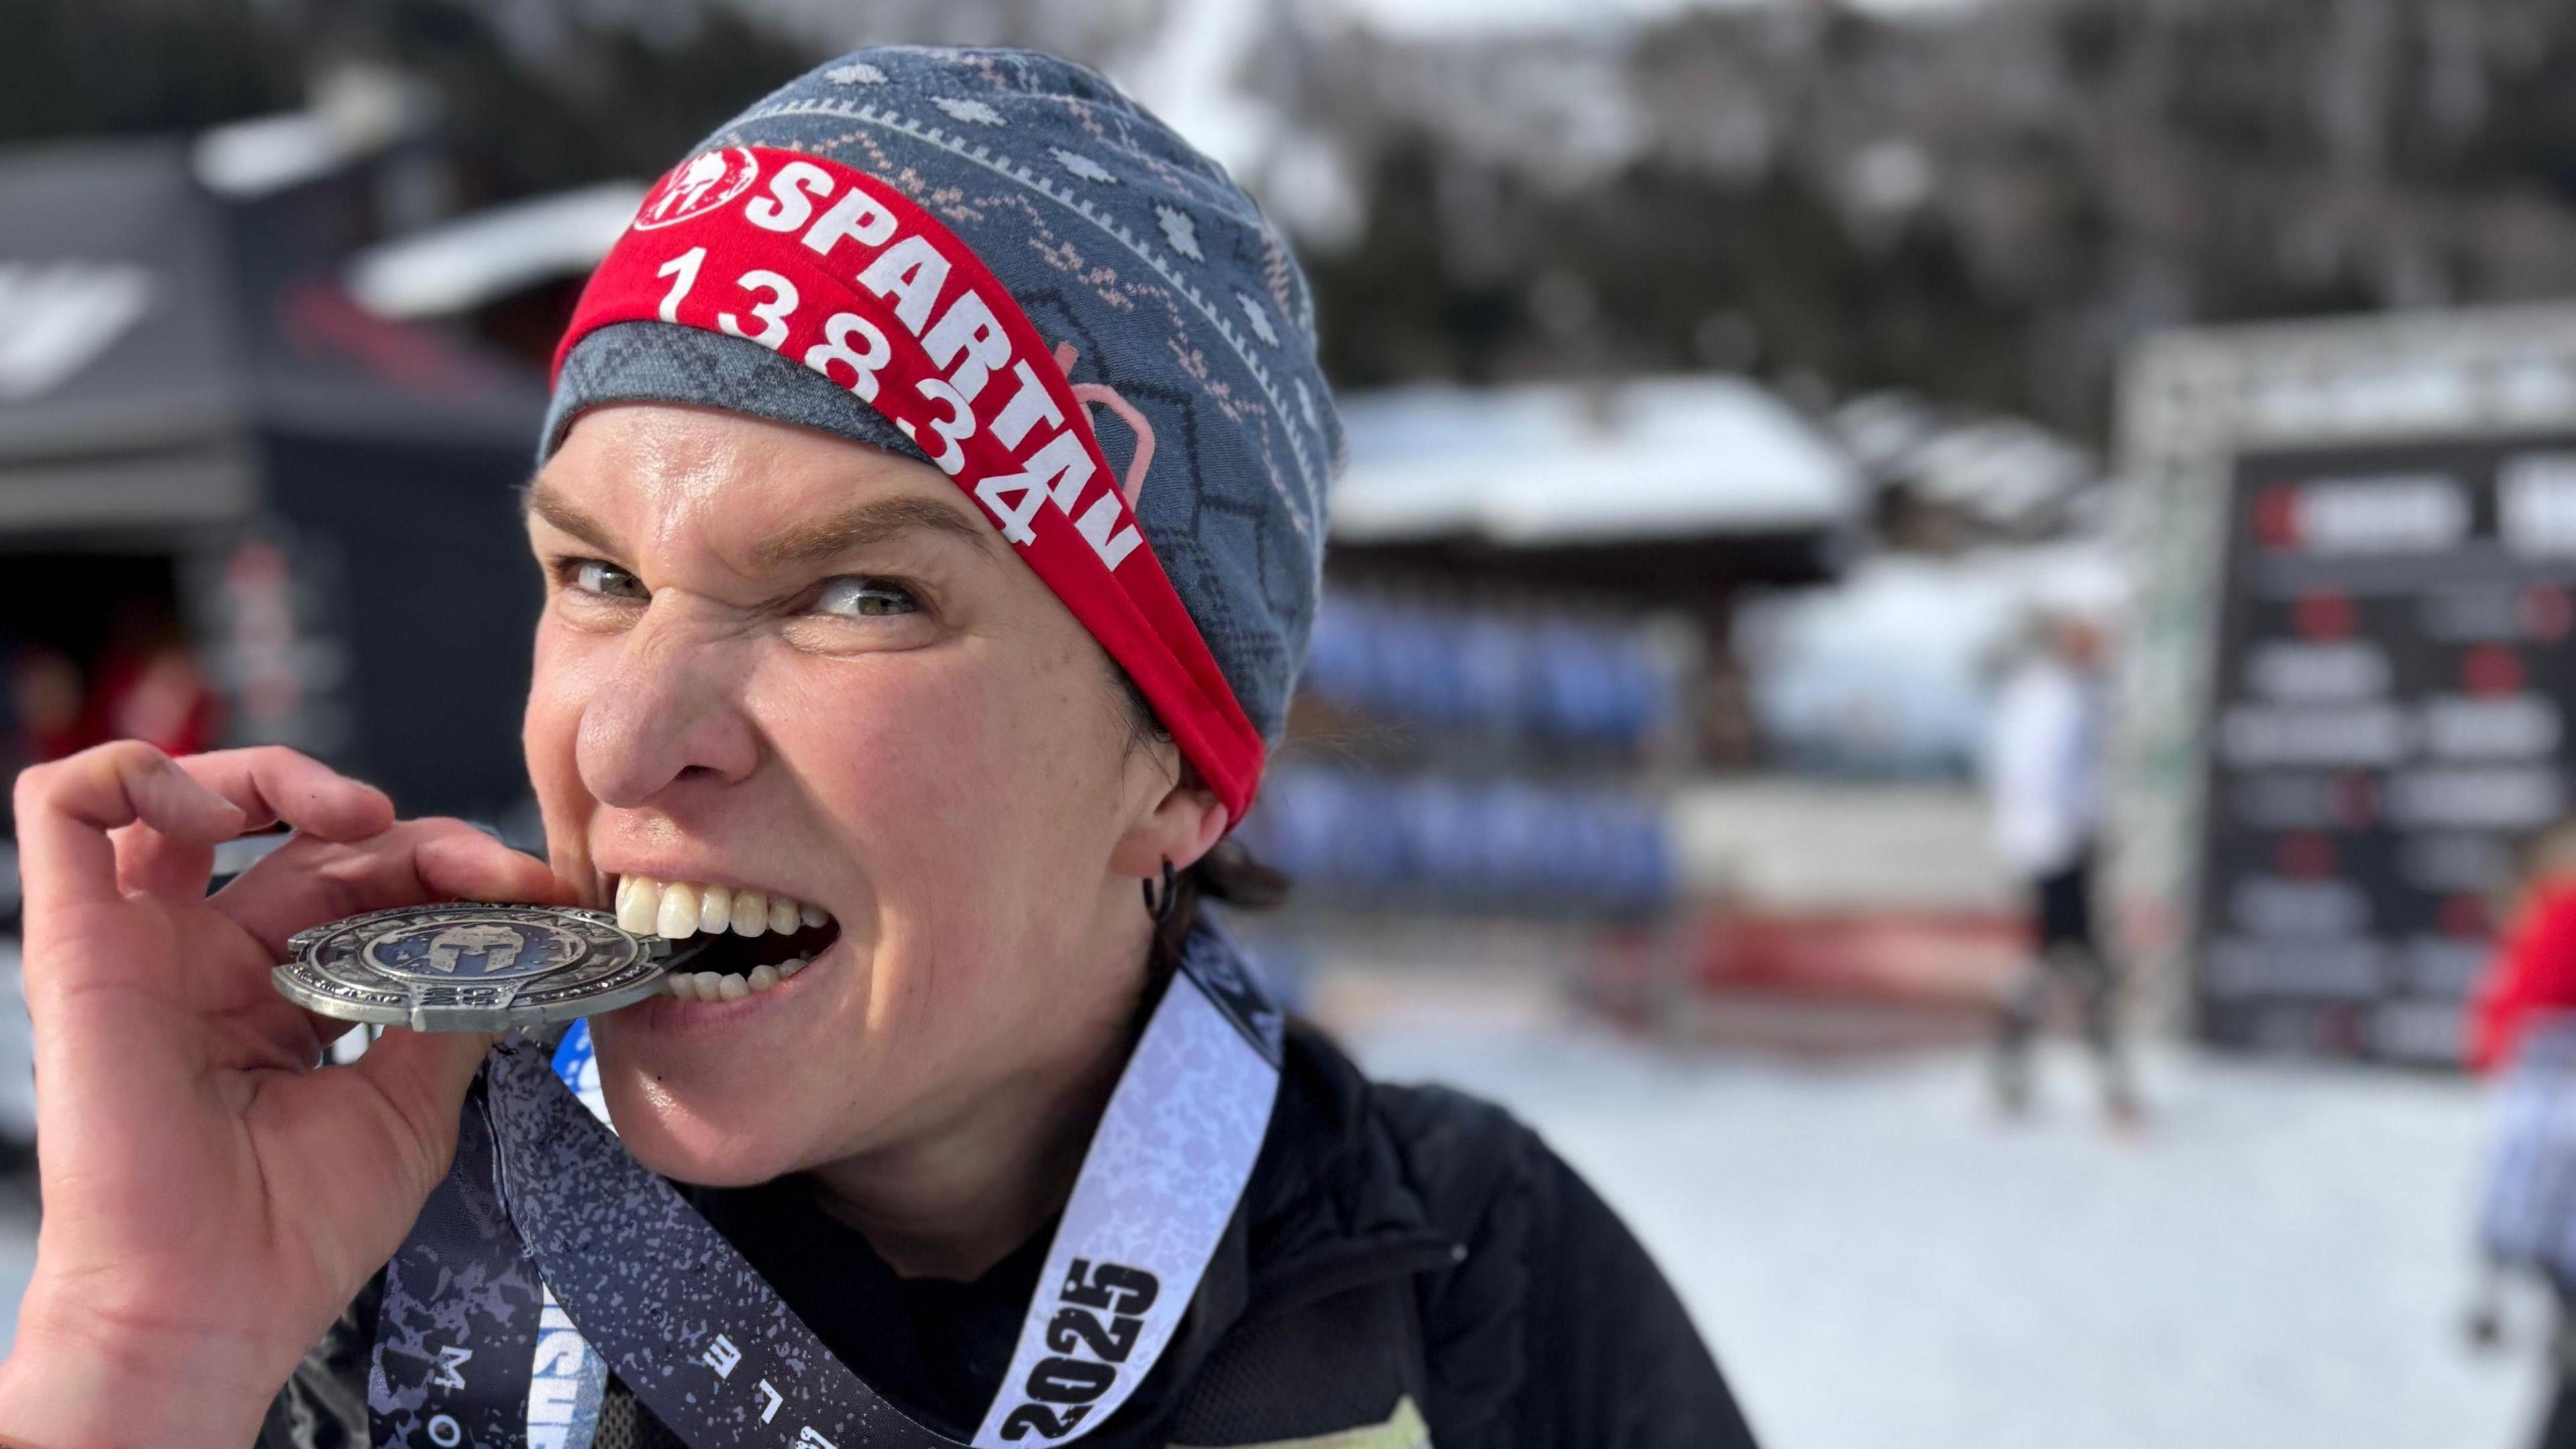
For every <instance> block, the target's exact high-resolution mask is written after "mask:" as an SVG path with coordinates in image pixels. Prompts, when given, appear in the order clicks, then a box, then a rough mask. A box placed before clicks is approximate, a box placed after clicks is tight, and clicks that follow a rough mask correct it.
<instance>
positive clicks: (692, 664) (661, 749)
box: [576, 596, 760, 808]
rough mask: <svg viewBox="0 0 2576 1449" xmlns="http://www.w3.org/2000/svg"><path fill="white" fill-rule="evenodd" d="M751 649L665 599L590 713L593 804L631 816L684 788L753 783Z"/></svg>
mask: <svg viewBox="0 0 2576 1449" xmlns="http://www.w3.org/2000/svg"><path fill="white" fill-rule="evenodd" d="M750 647H751V642H750V641H749V640H747V639H744V638H742V637H741V636H740V635H737V634H733V633H731V632H729V631H723V630H719V629H716V628H713V627H710V625H709V624H708V622H707V621H703V620H694V619H691V618H690V617H688V611H687V610H686V608H685V606H677V607H666V605H665V600H664V599H663V598H662V597H659V596H657V597H656V598H655V600H654V603H653V606H652V607H650V608H648V609H646V610H645V613H644V617H643V618H641V619H639V620H637V621H636V624H635V626H634V627H633V628H631V629H629V630H628V631H627V632H626V634H625V636H624V638H623V639H621V640H620V641H619V644H618V649H617V658H616V662H615V664H614V666H613V667H611V668H610V669H609V670H608V671H607V672H606V674H605V675H604V676H602V678H601V679H600V680H599V684H598V688H597V689H596V690H595V691H594V692H593V693H592V694H591V696H590V699H589V701H588V702H587V703H586V704H584V705H583V706H582V713H581V735H580V739H579V741H578V743H577V745H576V758H577V761H578V763H579V765H580V768H581V778H582V783H583V784H584V785H586V786H587V787H589V790H590V794H591V798H592V799H595V800H598V801H599V802H601V803H602V804H606V805H613V806H618V807H621V808H632V807H635V806H640V805H644V804H647V803H649V802H651V801H652V800H653V799H654V797H656V796H658V795H660V794H661V793H662V792H663V791H665V790H667V789H669V788H670V787H671V786H673V785H674V784H677V783H680V782H682V781H689V780H700V781H705V782H708V783H712V784H725V783H730V782H732V781H736V780H740V779H742V778H744V777H745V776H748V775H749V774H750V773H751V772H752V770H753V769H754V768H755V767H756V766H757V765H758V764H759V762H760V741H759V737H758V735H757V733H756V732H755V731H754V730H753V729H752V727H751V721H750V720H749V719H748V718H746V717H745V716H744V714H743V712H742V709H741V704H740V694H739V692H738V689H737V685H738V683H739V680H740V678H741V675H742V673H743V671H744V668H745V666H746V663H747V661H745V660H744V659H743V657H742V656H743V655H744V653H745V652H746V651H747V650H748V649H749V648H750Z"/></svg>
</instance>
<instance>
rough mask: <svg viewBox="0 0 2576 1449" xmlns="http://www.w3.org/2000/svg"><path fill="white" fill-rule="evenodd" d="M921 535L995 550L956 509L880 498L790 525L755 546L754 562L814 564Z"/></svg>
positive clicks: (770, 565) (980, 530) (987, 537)
mask: <svg viewBox="0 0 2576 1449" xmlns="http://www.w3.org/2000/svg"><path fill="white" fill-rule="evenodd" d="M922 530H927V531H929V532H933V533H947V534H954V535H955V536H957V537H959V538H962V539H965V540H967V541H968V542H970V543H972V544H974V545H975V546H976V547H977V548H980V549H985V550H988V551H989V550H990V549H991V548H992V546H993V535H992V532H991V530H989V529H984V528H979V527H977V526H976V523H975V521H974V520H973V519H970V518H968V517H966V516H965V515H964V514H962V513H960V512H958V511H957V510H956V509H954V508H950V507H947V506H946V505H944V504H939V503H933V502H931V501H930V500H929V499H926V498H880V499H877V500H875V501H874V502H871V503H862V504H860V505H859V506H857V507H855V508H852V509H850V510H848V511H847V512H843V513H837V514H834V515H832V516H831V517H828V518H816V519H808V520H805V521H802V522H798V523H791V524H789V525H787V526H786V527H785V528H782V529H780V530H778V531H777V532H776V533H773V534H771V535H769V536H768V537H767V538H764V539H762V540H761V541H760V542H758V543H756V544H753V545H752V548H751V556H752V558H753V559H754V560H756V561H758V562H759V563H760V565H761V566H762V567H764V568H778V567H782V566H786V565H791V564H810V563H816V562H820V561H822V560H824V559H829V558H835V557H838V556H839V555H841V554H844V553H847V552H849V551H850V550H852V549H858V548H866V547H868V546H869V545H871V544H878V543H883V542H885V541H887V540H888V539H892V538H897V537H900V536H902V535H903V534H907V533H912V532H916V531H922Z"/></svg>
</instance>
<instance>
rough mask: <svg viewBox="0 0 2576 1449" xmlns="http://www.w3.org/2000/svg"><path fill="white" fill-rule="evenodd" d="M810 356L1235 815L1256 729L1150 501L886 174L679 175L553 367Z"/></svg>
mask: <svg viewBox="0 0 2576 1449" xmlns="http://www.w3.org/2000/svg"><path fill="white" fill-rule="evenodd" d="M656 320H658V321H662V322H668V323H673V324H676V325H679V326H683V327H696V328H701V329H703V330H706V331H709V332H721V333H724V334H726V335H728V336H733V337H740V338H743V339H745V340H747V341H750V342H755V343H758V344H759V345H760V346H763V347H766V348H768V349H770V350H771V351H773V352H776V353H778V354H780V355H782V356H785V357H790V358H794V359H796V360H797V361H799V362H801V363H803V364H804V365H805V366H807V367H809V368H812V369H813V370H814V371H816V372H818V373H821V374H822V375H823V376H825V377H827V378H829V379H831V380H832V381H833V382H834V383H835V384H838V385H839V386H841V387H844V388H847V389H848V390H849V391H850V394H851V395H852V396H853V397H855V398H857V399H858V400H859V401H860V402H862V403H865V404H866V405H867V406H869V407H871V408H873V409H875V410H876V411H877V412H878V413H880V414H882V415H883V416H884V417H885V418H886V419H887V420H888V421H890V422H892V423H893V424H894V425H895V426H896V427H897V428H900V429H901V430H902V431H903V434H904V436H906V437H908V438H911V439H912V440H913V441H914V442H915V443H917V444H919V445H920V447H921V449H922V451H923V452H924V453H925V454H927V455H928V456H929V458H930V460H931V462H932V463H933V464H935V465H937V466H938V467H939V469H940V470H941V471H942V472H945V473H946V474H947V475H948V476H949V477H950V478H952V479H954V480H956V483H957V486H958V487H959V488H960V489H962V490H963V491H964V492H965V493H966V495H967V496H968V497H969V498H971V499H973V500H974V501H975V502H976V504H977V505H978V506H979V507H981V508H982V509H983V510H984V511H985V512H986V514H988V515H989V516H990V517H991V518H992V520H993V522H994V524H995V526H997V527H998V528H1000V529H1001V532H1002V537H1003V538H1005V539H1007V540H1009V542H1010V543H1011V545H1012V546H1013V547H1014V548H1015V549H1016V550H1017V551H1018V552H1019V554H1020V556H1021V557H1022V558H1025V559H1027V560H1028V563H1029V567H1031V568H1032V569H1035V570H1036V571H1037V574H1038V577H1039V578H1040V579H1042V580H1044V581H1045V583H1046V585H1047V587H1048V588H1050V589H1052V590H1053V591H1054V592H1055V595H1056V597H1057V598H1059V599H1062V600H1063V601H1064V603H1065V605H1066V607H1068V608H1070V609H1072V610H1073V614H1074V617H1075V618H1077V619H1080V620H1081V621H1082V624H1083V627H1084V628H1086V629H1088V630H1090V631H1091V635H1092V637H1093V638H1095V639H1098V640H1099V641H1100V644H1101V647H1103V648H1105V649H1107V650H1108V651H1109V655H1110V657H1111V658H1113V659H1115V660H1117V661H1118V663H1119V664H1120V666H1122V667H1123V668H1124V669H1125V670H1126V671H1127V674H1128V677H1129V678H1131V679H1133V680H1135V681H1136V686H1137V688H1138V689H1139V690H1141V691H1143V693H1144V695H1145V698H1146V700H1147V701H1148V702H1149V703H1151V704H1152V705H1153V707H1154V714H1155V717H1156V718H1158V719H1159V720H1161V721H1162V723H1163V725H1164V727H1165V728H1167V729H1169V730H1170V731H1171V732H1172V738H1173V741H1174V742H1175V743H1177V744H1178V745H1179V746H1180V749H1181V753H1182V754H1183V755H1184V756H1186V757H1187V758H1188V759H1189V761H1190V763H1191V764H1193V765H1195V766H1197V767H1198V771H1199V775H1200V777H1201V778H1203V779H1204V780H1205V781H1206V782H1207V784H1208V787H1209V788H1210V789H1211V790H1212V791H1214V792H1215V794H1216V797H1217V799H1218V800H1220V801H1222V802H1223V803H1224V805H1225V807H1226V810H1227V812H1228V818H1229V819H1232V820H1241V819H1242V818H1243V815H1244V812H1245V811H1246V810H1248V809H1249V808H1251V805H1252V797H1253V792H1254V790H1255V789H1256V788H1257V787H1258V785H1259V783H1260V779H1261V769H1262V759H1263V754H1264V746H1263V744H1262V739H1261V733H1260V731H1258V730H1256V729H1255V728H1253V726H1252V722H1251V720H1250V719H1249V718H1248V717H1247V716H1246V715H1245V714H1244V712H1243V706H1242V704H1241V703H1240V702H1239V701H1237V700H1236V699H1235V697H1234V690H1233V687H1232V686H1230V685H1229V684H1227V682H1226V679H1225V675H1224V673H1223V672H1222V671H1220V670H1219V669H1218V668H1217V664H1216V659H1215V657H1214V656H1213V655H1211V654H1210V653H1209V652H1208V647H1207V641H1206V639H1205V638H1203V637H1202V636H1201V635H1200V633H1199V629H1198V625H1197V624H1196V623H1195V622H1194V621H1193V620H1192V619H1191V618H1190V614H1189V610H1188V609H1186V608H1184V607H1183V606H1182V604H1181V599H1180V595H1179V594H1177V593H1175V592H1174V591H1173V589H1172V584H1171V580H1170V579H1169V578H1168V577H1167V576H1166V575H1165V574H1164V572H1163V566H1162V563H1161V561H1160V560H1158V559H1156V558H1155V556H1154V551H1153V550H1152V549H1151V548H1150V547H1147V546H1146V543H1145V536H1144V533H1143V531H1142V530H1140V529H1139V528H1138V527H1137V525H1136V518H1135V513H1134V508H1133V505H1134V503H1135V499H1134V498H1133V497H1131V496H1128V495H1127V494H1126V493H1125V492H1123V491H1122V490H1121V488H1120V487H1119V482H1118V478H1117V475H1116V474H1115V473H1113V472H1112V471H1111V470H1110V467H1109V463H1108V459H1107V458H1106V456H1105V455H1103V454H1102V452H1101V451H1100V443H1099V440H1098V439H1097V437H1095V436H1094V434H1093V432H1092V427H1091V414H1090V413H1089V412H1088V411H1087V410H1086V409H1085V408H1084V407H1083V405H1082V404H1081V402H1079V401H1078V400H1077V399H1076V398H1075V397H1074V394H1073V387H1072V383H1071V381H1070V380H1069V379H1068V378H1067V377H1066V376H1065V373H1064V368H1063V367H1062V366H1061V365H1059V364H1058V363H1057V362H1056V360H1055V355H1054V353H1053V352H1052V351H1051V350H1050V348H1049V347H1048V345H1047V342H1046V340H1045V339H1044V338H1043V337H1041V336H1040V335H1039V333H1038V330H1037V327H1036V326H1035V324H1033V323H1031V322H1030V321H1029V319H1028V315H1027V314H1026V313H1025V312H1023V311H1021V310H1020V306H1019V304H1018V303H1017V302H1015V301H1013V300H1012V298H1011V293H1010V290H1009V289H1008V288H1007V287H1004V286H1003V285H1002V284H1001V282H1000V281H999V280H997V279H996V278H995V277H994V276H993V274H992V272H991V271H990V270H989V269H987V268H986V267H985V265H984V263H983V262H982V260H980V259H979V258H977V256H976V255H975V253H974V251H973V249H972V248H970V247H968V246H967V245H966V244H965V243H964V242H962V241H960V240H958V238H957V236H956V235H955V234H954V233H952V232H950V231H949V230H948V228H947V227H945V226H943V225H942V224H941V223H940V222H939V220H938V218H936V217H934V216H932V215H931V214H930V213H929V212H927V211H925V210H923V209H922V208H921V207H919V206H917V205H915V204H914V203H913V201H912V199H911V198H909V197H907V196H905V195H904V194H903V193H902V192H900V191H897V190H896V189H895V188H894V187H892V186H890V185H887V184H886V183H885V182H883V181H880V180H878V179H877V178H875V177H873V176H870V175H868V174H866V173H865V172H862V171H858V170H855V169H853V168H851V167H848V166H845V165H842V164H841V163H839V162H837V161H832V160H829V159H826V158H824V157H820V156H812V155H807V154H805V153H802V152H797V151H785V150H778V149H775V148H771V147H765V146H733V147H726V148H724V149H721V150H716V151H709V152H706V153H704V154H702V155H699V156H696V157H693V158H691V159H690V160H688V161H686V162H684V163H682V164H681V165H680V166H678V167H675V168H673V169H672V171H671V173H670V174H669V175H667V176H665V177H663V178H662V180H661V181H660V183H659V184H657V185H656V186H655V187H654V188H653V189H652V190H651V191H650V192H648V193H646V195H645V198H644V201H643V204H642V205H641V206H640V207H639V208H638V209H637V211H636V214H635V220H634V222H633V223H632V224H631V225H630V226H629V227H628V229H627V230H626V232H625V233H624V234H623V235H622V236H621V237H620V238H619V240H618V241H617V243H616V244H615V245H614V246H613V247H612V248H611V249H610V250H609V253H608V256H607V259H606V260H604V261H602V262H601V263H600V264H599V270H598V271H596V272H594V273H592V274H591V278H590V283H589V285H588V286H587V287H586V288H585V289H584V290H583V292H582V296H581V302H580V305H579V306H578V307H576V308H575V309H574V312H573V320H572V324H571V326H570V327H569V328H567V329H566V330H565V332H564V337H563V342H562V343H561V345H560V346H559V347H558V348H557V349H556V352H555V369H556V371H557V372H558V373H560V372H561V371H562V368H563V360H564V358H565V357H567V356H569V355H570V354H571V352H572V348H573V345H574V344H575V343H577V342H579V341H580V340H581V339H582V338H584V337H586V336H588V335H589V334H590V333H592V332H594V331H596V330H598V329H599V328H602V327H606V326H610V325H613V324H615V323H620V322H644V321H656Z"/></svg>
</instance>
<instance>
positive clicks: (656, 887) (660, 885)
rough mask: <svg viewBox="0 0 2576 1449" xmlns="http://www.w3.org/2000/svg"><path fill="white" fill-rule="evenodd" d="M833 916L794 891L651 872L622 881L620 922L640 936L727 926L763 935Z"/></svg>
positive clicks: (677, 936)
mask: <svg viewBox="0 0 2576 1449" xmlns="http://www.w3.org/2000/svg"><path fill="white" fill-rule="evenodd" d="M831 919H832V917H831V915H830V913H829V912H826V911H825V910H823V909H822V908H821V907H820V906H812V905H806V904H804V903H803V902H800V901H798V900H796V899H795V898H794V897H792V896H772V895H764V894H762V893H761V892H759V891H736V890H729V889H727V888H726V887H724V886H720V885H697V884H694V883H692V882H689V881H679V880H675V881H667V882H666V881H658V880H654V879H652V878H651V877H649V876H626V877H623V878H622V879H620V880H619V881H618V882H617V924H618V925H619V926H622V927H624V928H625V929H627V930H629V931H633V932H634V933H635V934H637V935H639V936H663V937H667V938H669V939H671V940H674V941H678V940H684V939H686V938H688V937H690V936H694V935H697V934H698V933H699V932H701V931H704V932H706V933H708V934H709V935H713V934H714V933H716V932H718V931H725V930H730V931H732V932H733V933H734V934H735V935H737V936H757V935H760V934H761V933H762V932H764V931H775V932H777V933H779V934H780V935H785V934H787V933H788V932H791V931H794V930H796V929H798V928H799V927H806V928H811V927H815V926H820V925H822V924H824V923H825V922H827V921H829V920H831Z"/></svg>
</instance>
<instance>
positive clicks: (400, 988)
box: [273, 903, 671, 1031]
mask: <svg viewBox="0 0 2576 1449" xmlns="http://www.w3.org/2000/svg"><path fill="white" fill-rule="evenodd" d="M287 946H288V948H289V949H290V950H292V951H293V952H294V953H295V959H293V960H291V961H289V962H287V963H286V964H285V965H283V966H280V967H278V968H277V969H276V971H275V972H274V973H273V974H274V976H275V979H276V982H277V989H278V991H279V992H280V994H282V995H284V996H285V997H287V998H288V999H289V1000H291V1001H293V1002H295V1003H296V1004H297V1005H299V1006H302V1007H304V1008H305V1009H306V1010H308V1011H316V1012H320V1013H321V1014H322V1015H324V1016H333V1017H338V1018H340V1019H341V1020H343V1021H366V1022H374V1023H377V1024H379V1025H384V1026H407V1027H410V1028H411V1029H412V1030H414V1031H506V1030H508V1029H510V1028H511V1027H518V1026H541V1025H544V1024H545V1023H548V1022H556V1021H568V1020H570V1019H571V1018H573V1017H576V1016H594V1015H597V1014H598V1013H600V1012H603V1011H614V1010H616V1009H617V1008H619V1007H621V1006H626V1005H629V1004H631V1003H634V1002H637V1001H641V1000H643V999H644V998H645V997H647V996H650V995H652V994H653V993H654V992H655V991H657V990H659V989H661V985H662V976H663V973H664V971H665V970H667V969H668V967H669V965H670V961H671V943H670V942H668V941H666V940H663V939H662V938H660V937H658V936H638V935H636V934H634V933H633V932H631V931H627V930H623V929H621V928H620V927H619V926H618V924H617V919H616V917H614V916H611V915H609V914H608V913H607V912H605V911H584V910H574V909H571V908H569V907H562V906H489V905H475V904H471V903H467V904H460V905H445V906H401V907H397V908H395V909H393V910H389V911H370V912H369V913H367V914H366V915H363V916H351V917H349V918H347V919H346V920H339V921H333V922H331V923H330V924H329V925H324V926H315V927H313V928H312V929H311V930H308V931H302V932H298V933H297V934H296V935H295V937H294V938H293V939H291V940H289V941H288V942H287Z"/></svg>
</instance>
